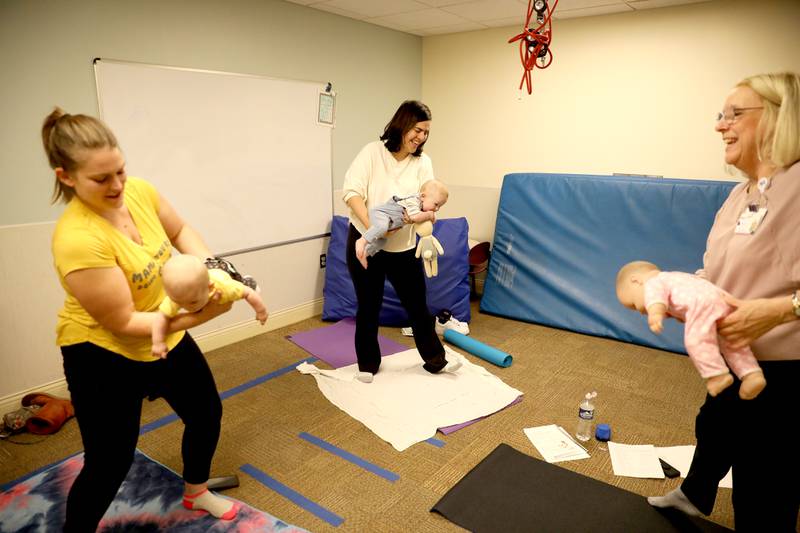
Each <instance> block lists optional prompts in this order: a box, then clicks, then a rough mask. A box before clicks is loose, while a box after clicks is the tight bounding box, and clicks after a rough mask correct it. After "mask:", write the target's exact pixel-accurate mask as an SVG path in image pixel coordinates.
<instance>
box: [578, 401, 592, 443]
mask: <svg viewBox="0 0 800 533" xmlns="http://www.w3.org/2000/svg"><path fill="white" fill-rule="evenodd" d="M596 397H597V393H596V392H594V391H592V392H587V393H586V396H584V398H583V401H582V402H581V405H580V407H578V428H577V429H576V430H575V436H576V437H577V438H578V440H580V441H583V442H586V441H587V440H589V439H591V438H592V423H593V421H594V403H593V402H594V399H595V398H596Z"/></svg>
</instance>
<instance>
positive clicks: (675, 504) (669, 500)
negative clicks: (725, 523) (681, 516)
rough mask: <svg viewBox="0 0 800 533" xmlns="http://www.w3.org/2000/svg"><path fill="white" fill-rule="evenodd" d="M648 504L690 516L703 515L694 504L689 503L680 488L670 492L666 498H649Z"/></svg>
mask: <svg viewBox="0 0 800 533" xmlns="http://www.w3.org/2000/svg"><path fill="white" fill-rule="evenodd" d="M647 503H649V504H650V505H652V506H653V507H661V508H668V507H671V508H674V509H678V510H679V511H683V512H684V513H686V514H688V515H690V516H700V515H701V514H702V513H701V512H700V511H699V510H698V509H697V507H695V506H694V504H693V503H692V502H690V501H689V498H687V497H686V495H685V494H684V493H683V491H682V490H681V488H680V487H678V488H677V489H675V490H673V491H672V492H668V493H667V494H665V495H664V496H650V497H649V498H647Z"/></svg>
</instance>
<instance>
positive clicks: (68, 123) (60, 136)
mask: <svg viewBox="0 0 800 533" xmlns="http://www.w3.org/2000/svg"><path fill="white" fill-rule="evenodd" d="M42 144H44V151H45V153H46V154H47V159H48V161H49V163H50V168H52V169H57V168H63V169H64V170H66V171H67V172H70V171H74V170H76V169H78V168H79V167H80V166H81V163H82V159H83V157H84V153H83V152H85V151H87V150H93V149H97V148H118V147H119V145H118V144H117V138H116V137H115V136H114V134H113V133H112V132H111V130H110V129H109V127H108V126H106V125H105V124H104V123H103V122H102V121H100V120H98V119H96V118H94V117H90V116H88V115H70V114H69V113H66V112H64V110H63V109H61V108H60V107H56V108H55V109H54V110H53V111H52V113H50V114H49V115H47V117H46V118H45V119H44V124H43V125H42ZM74 195H75V191H74V190H73V189H72V187H70V186H68V185H65V184H64V183H62V182H61V181H60V180H59V179H58V178H56V182H55V186H54V187H53V198H52V199H51V203H56V202H58V201H63V202H64V203H66V202H69V201H70V200H71V199H72V197H73V196H74Z"/></svg>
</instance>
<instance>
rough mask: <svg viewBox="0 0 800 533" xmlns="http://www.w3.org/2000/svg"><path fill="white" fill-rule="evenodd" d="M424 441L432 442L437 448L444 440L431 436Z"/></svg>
mask: <svg viewBox="0 0 800 533" xmlns="http://www.w3.org/2000/svg"><path fill="white" fill-rule="evenodd" d="M425 442H427V443H428V444H432V445H433V446H436V447H437V448H441V447H442V446H444V441H443V440H439V439H434V438H433V437H431V438H429V439H428V440H426V441H425Z"/></svg>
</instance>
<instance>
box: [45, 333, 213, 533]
mask: <svg viewBox="0 0 800 533" xmlns="http://www.w3.org/2000/svg"><path fill="white" fill-rule="evenodd" d="M61 353H62V355H63V357H64V374H65V375H66V378H67V384H68V385H69V391H70V394H71V396H72V403H73V405H74V407H75V418H76V419H77V421H78V427H79V428H80V432H81V438H82V439H83V447H84V465H83V469H82V470H81V472H80V474H78V477H77V478H76V479H75V483H74V484H73V485H72V488H71V489H70V492H69V497H68V498H67V511H66V523H65V525H64V531H67V532H80V533H84V532H94V531H95V530H96V529H97V524H98V523H99V522H100V519H101V518H102V517H103V514H104V513H105V512H106V509H108V506H109V505H110V504H111V502H112V500H113V499H114V496H115V495H116V493H117V490H118V489H119V487H120V485H121V484H122V482H123V481H124V479H125V476H126V475H127V474H128V470H129V469H130V467H131V464H132V463H133V458H134V452H135V450H136V442H137V440H138V439H139V423H140V418H141V413H142V401H143V399H144V397H145V396H150V397H163V398H164V399H165V400H166V401H167V403H169V405H170V406H171V407H172V408H173V409H174V410H175V412H176V413H177V414H178V416H179V417H180V418H181V420H183V423H184V425H185V428H184V432H183V443H182V446H181V453H182V457H183V478H184V480H185V481H186V482H188V483H194V484H200V483H205V482H206V481H207V480H208V475H209V471H210V468H211V459H212V457H213V456H214V451H215V450H216V447H217V441H218V440H219V433H220V421H221V419H222V402H221V400H220V397H219V393H218V392H217V386H216V384H215V383H214V377H213V376H212V375H211V370H210V369H209V368H208V364H207V363H206V360H205V358H204V357H203V354H202V352H201V351H200V348H198V347H197V344H195V342H194V340H192V338H191V337H190V336H189V334H188V333H187V334H186V335H184V337H183V339H182V340H181V342H179V343H178V345H177V346H176V347H175V348H174V349H173V350H171V351H170V352H169V354H168V355H167V358H166V359H162V360H159V361H154V362H149V363H144V362H139V361H133V360H130V359H127V358H126V357H123V356H121V355H119V354H116V353H114V352H110V351H108V350H106V349H104V348H100V347H99V346H97V345H94V344H91V343H88V342H86V343H81V344H75V345H72V346H62V348H61Z"/></svg>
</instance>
